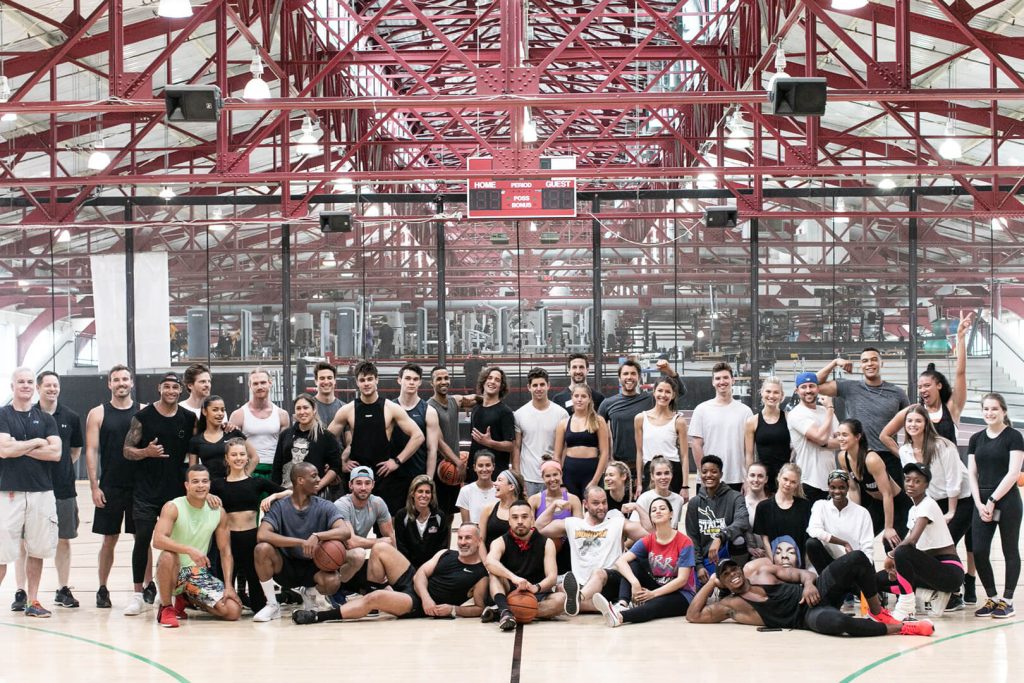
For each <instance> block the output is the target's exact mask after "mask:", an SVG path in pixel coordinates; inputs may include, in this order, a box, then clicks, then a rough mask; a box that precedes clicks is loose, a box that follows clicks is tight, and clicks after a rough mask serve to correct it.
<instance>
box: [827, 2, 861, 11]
mask: <svg viewBox="0 0 1024 683" xmlns="http://www.w3.org/2000/svg"><path fill="white" fill-rule="evenodd" d="M867 4H868V0H832V9H836V10H840V11H843V10H851V9H860V8H861V7H867Z"/></svg>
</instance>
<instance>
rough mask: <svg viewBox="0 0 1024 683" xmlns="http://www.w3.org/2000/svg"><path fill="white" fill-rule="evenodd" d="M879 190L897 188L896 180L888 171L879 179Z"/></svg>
mask: <svg viewBox="0 0 1024 683" xmlns="http://www.w3.org/2000/svg"><path fill="white" fill-rule="evenodd" d="M878 189H879V190H895V189H896V181H895V180H893V179H892V176H890V175H889V174H888V173H887V174H885V175H884V176H882V179H881V180H879V181H878Z"/></svg>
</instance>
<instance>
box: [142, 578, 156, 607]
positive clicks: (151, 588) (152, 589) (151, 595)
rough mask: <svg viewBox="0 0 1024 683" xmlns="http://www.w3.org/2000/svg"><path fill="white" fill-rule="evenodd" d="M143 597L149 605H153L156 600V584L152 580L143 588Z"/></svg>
mask: <svg viewBox="0 0 1024 683" xmlns="http://www.w3.org/2000/svg"><path fill="white" fill-rule="evenodd" d="M142 599H143V600H145V601H146V604H147V605H152V604H153V603H154V602H156V584H155V583H153V582H152V581H150V582H149V583H148V584H146V587H145V588H143V589H142Z"/></svg>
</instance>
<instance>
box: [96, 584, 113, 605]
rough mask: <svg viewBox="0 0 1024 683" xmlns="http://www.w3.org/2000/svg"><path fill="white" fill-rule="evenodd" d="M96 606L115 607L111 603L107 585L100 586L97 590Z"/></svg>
mask: <svg viewBox="0 0 1024 683" xmlns="http://www.w3.org/2000/svg"><path fill="white" fill-rule="evenodd" d="M96 606H97V607H99V608H100V609H110V608H111V607H113V605H112V604H111V603H110V591H108V590H107V587H106V586H100V589H99V590H98V591H96Z"/></svg>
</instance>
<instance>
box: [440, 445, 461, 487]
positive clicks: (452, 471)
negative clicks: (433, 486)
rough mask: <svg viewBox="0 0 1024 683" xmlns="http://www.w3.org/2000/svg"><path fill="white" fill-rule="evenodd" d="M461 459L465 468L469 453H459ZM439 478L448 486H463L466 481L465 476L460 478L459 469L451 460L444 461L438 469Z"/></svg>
mask: <svg viewBox="0 0 1024 683" xmlns="http://www.w3.org/2000/svg"><path fill="white" fill-rule="evenodd" d="M459 458H460V459H461V460H462V464H463V466H465V464H466V461H467V460H469V453H467V452H465V451H463V452H461V453H459ZM437 478H438V479H439V480H440V481H441V483H442V484H447V485H448V486H461V485H462V482H463V481H464V480H465V477H464V476H459V468H457V467H456V466H455V465H454V464H452V462H451V460H442V461H441V464H440V465H438V467H437Z"/></svg>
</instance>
